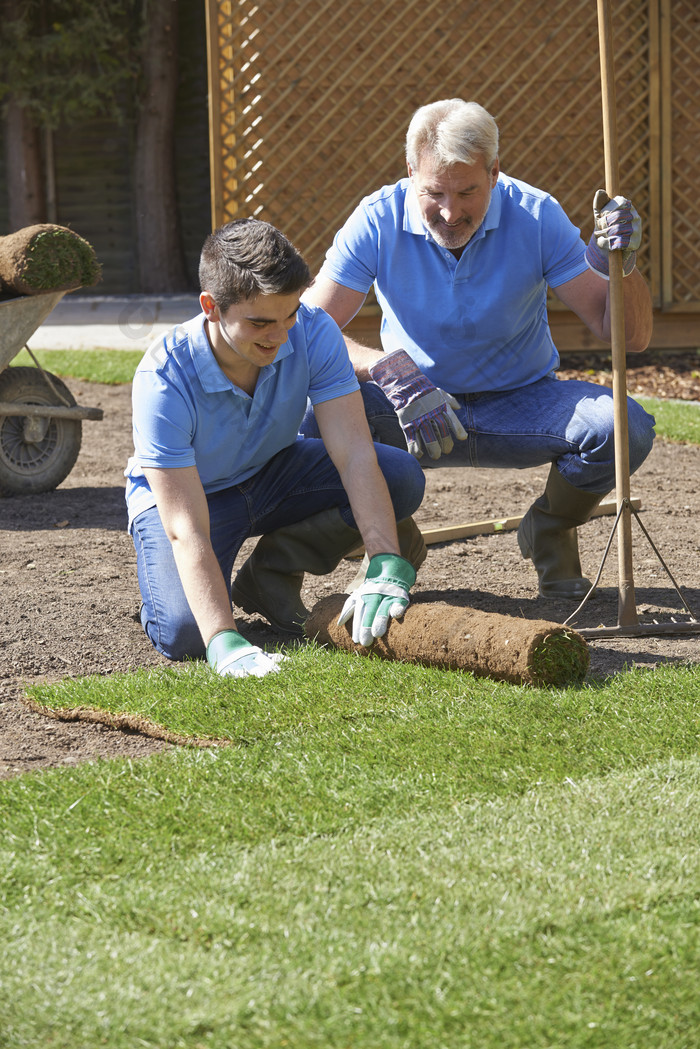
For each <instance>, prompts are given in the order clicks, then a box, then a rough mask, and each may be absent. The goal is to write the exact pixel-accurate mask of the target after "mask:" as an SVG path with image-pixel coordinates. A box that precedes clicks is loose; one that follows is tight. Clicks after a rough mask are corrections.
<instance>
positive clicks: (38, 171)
mask: <svg viewBox="0 0 700 1049" xmlns="http://www.w3.org/2000/svg"><path fill="white" fill-rule="evenodd" d="M5 132H6V134H5V149H6V167H7V197H8V205H9V215H10V228H9V230H8V231H7V232H9V233H13V232H14V231H15V230H18V229H24V227H25V226H33V225H35V224H36V223H37V222H46V194H45V192H44V171H43V163H42V157H41V137H40V135H39V129H38V128H37V127H36V126H35V125H34V124H33V123H32V122H31V121H30V120H29V118H28V117H27V114H26V112H25V110H24V109H22V108H21V106H18V105H17V104H16V103H15V102H10V104H9V106H8V107H7V119H6V123H5Z"/></svg>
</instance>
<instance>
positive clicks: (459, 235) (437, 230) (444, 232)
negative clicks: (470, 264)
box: [423, 193, 491, 251]
mask: <svg viewBox="0 0 700 1049" xmlns="http://www.w3.org/2000/svg"><path fill="white" fill-rule="evenodd" d="M490 203H491V194H490V193H489V199H488V200H487V201H486V206H485V208H484V213H483V215H482V216H481V217H480V219H479V221H478V222H475V221H474V220H473V219H471V218H466V219H461V220H460V221H459V222H458V223H457V225H456V226H454V227H450V226H446V225H445V223H444V222H442V220H441V219H440V217H439V216H438V215H435V216H433V218H432V219H430V220H429V221H427V222H426V221H425V220H423V221H424V225H425V226H426V228H427V230H428V232H429V233H430V235H431V237H432V238H433V240H434V241H435V243H436V244H439V245H440V247H441V248H448V249H449V250H450V251H454V250H455V249H457V248H463V247H465V246H466V245H467V244H468V243H469V241H470V240H471V239H472V237H473V236H474V234H475V233H476V231H477V230H478V228H479V226H480V225H481V224H482V222H483V221H484V219H485V218H486V212H487V211H488V209H489V204H490Z"/></svg>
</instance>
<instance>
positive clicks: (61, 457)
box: [0, 367, 83, 495]
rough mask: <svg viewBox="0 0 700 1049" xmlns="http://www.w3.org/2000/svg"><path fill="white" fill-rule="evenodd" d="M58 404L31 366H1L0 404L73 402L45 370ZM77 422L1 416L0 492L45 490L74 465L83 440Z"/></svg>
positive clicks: (15, 493)
mask: <svg viewBox="0 0 700 1049" xmlns="http://www.w3.org/2000/svg"><path fill="white" fill-rule="evenodd" d="M47 374H48V375H49V378H50V379H51V382H52V383H53V385H54V386H55V387H56V390H57V391H58V393H59V394H60V395H61V397H63V398H65V400H63V401H61V400H60V398H59V397H57V396H56V394H55V393H54V392H53V390H52V389H51V387H50V386H49V384H48V383H47V381H46V379H45V378H44V376H43V375H42V374H41V372H40V371H38V369H36V368H19V367H15V368H6V369H5V370H4V371H3V372H1V373H0V401H17V402H19V403H20V404H42V405H43V404H53V405H60V404H63V405H70V406H71V407H72V406H73V405H74V404H75V398H74V397H73V395H72V394H71V392H70V390H69V389H68V387H67V386H66V384H65V383H64V382H62V381H61V379H59V378H58V377H57V376H56V375H51V374H50V373H48V372H47ZM82 435H83V432H82V423H81V421H80V419H59V418H53V419H51V418H49V419H44V418H36V417H31V416H22V415H5V416H3V415H0V494H2V495H31V494H37V493H39V492H50V491H52V489H54V488H56V487H57V486H58V485H59V484H60V483H61V481H64V480H65V479H66V477H67V476H68V474H69V473H70V472H71V470H72V469H73V466H74V465H75V460H76V459H77V458H78V452H79V451H80V442H81V440H82Z"/></svg>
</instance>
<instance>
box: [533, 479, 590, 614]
mask: <svg viewBox="0 0 700 1049" xmlns="http://www.w3.org/2000/svg"><path fill="white" fill-rule="evenodd" d="M604 495H605V493H604V492H600V493H599V492H583V491H581V489H580V488H575V487H574V485H572V484H569V482H568V481H567V480H565V479H564V477H562V475H561V474H560V473H559V471H558V470H557V468H556V467H555V466H554V464H552V468H551V470H550V471H549V477H548V478H547V484H546V487H545V490H544V495H541V496H540V497H539V499H536V500H535V502H534V503H533V504H532V506H531V507H530V509H529V510H528V511H527V513H526V514H525V516H524V517H523V519H522V521H521V522H520V527H519V528H518V546H519V547H520V552H521V554H522V555H523V557H528V558H530V560H531V561H532V562H533V563H534V565H535V568H536V570H537V577H538V580H539V590H540V594H541V595H542V597H556V598H564V599H568V600H572V601H581V600H583V598H584V597H585V596H586V594H587V593H588V592H589V591H590V589H591V582H590V580H589V579H586V578H585V576H584V575H582V573H581V561H580V559H579V553H578V535H577V533H576V528H577V526H578V525H580V524H584V522H586V521H587V520H588V519H589V517H590V516H591V514H592V513H593V511H594V510H595V508H596V507H597V506H598V504H599V503H600V501H601V500H602V499H603V496H604Z"/></svg>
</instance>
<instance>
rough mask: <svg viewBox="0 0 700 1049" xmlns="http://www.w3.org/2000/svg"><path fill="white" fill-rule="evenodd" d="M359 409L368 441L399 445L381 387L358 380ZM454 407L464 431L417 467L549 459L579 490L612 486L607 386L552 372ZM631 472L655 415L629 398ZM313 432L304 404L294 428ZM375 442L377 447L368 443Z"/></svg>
mask: <svg viewBox="0 0 700 1049" xmlns="http://www.w3.org/2000/svg"><path fill="white" fill-rule="evenodd" d="M360 388H361V392H362V397H363V399H364V402H365V413H366V415H367V420H368V422H369V425H370V430H371V431H372V436H373V438H374V440H375V442H377V441H379V442H382V443H384V444H391V445H393V446H395V447H400V448H405V447H406V442H405V440H404V436H403V431H402V430H401V427H400V425H399V421H398V419H397V417H396V413H395V411H394V409H393V407H392V405H391V403H390V401H389V400H388V399H387V397H386V395H385V394H384V391H383V390H382V389H381V388H380V387H379V386H377V385H376V384H375V383H373V382H366V383H361V384H360ZM455 396H456V398H457V400H458V401H459V405H460V406H459V408H458V409H457V411H456V415H457V416H458V418H459V420H460V422H461V423H462V425H463V426H464V429H465V430H466V431H467V434H468V437H467V440H466V441H458V440H455V444H454V449H453V450H452V452H450V454H449V455H447V456H441V457H440V458H439V459H438V460H436V461H433V460H431V459H429V458H428V457H427V455H424V456H423V458H422V459H421V460H420V462H421V465H422V466H424V467H431V466H438V467H443V466H473V467H491V468H499V467H500V468H506V467H507V468H511V469H518V470H525V469H528V468H529V467H532V466H542V465H544V464H545V463H555V464H556V467H557V469H558V470H559V472H560V473H561V474H562V475H563V477H564V478H565V479H566V480H567V481H568V482H569V483H570V484H572V485H574V486H575V487H576V488H580V489H581V490H582V491H584V492H596V493H601V494H603V495H604V494H606V493H607V492H609V491H610V490H611V489H612V488H614V487H615V446H614V435H613V420H614V413H613V397H612V390H609V389H607V388H606V387H604V386H598V385H597V384H596V383H591V382H583V381H581V380H580V379H557V378H556V377H555V375H554V374H550V375H548V376H546V377H545V378H544V379H540V380H539V381H538V382H533V383H532V384H531V385H529V386H522V387H520V388H519V389H517V390H505V391H499V392H495V393H472V394H456V395H455ZM627 405H628V419H629V460H630V472H632V473H633V472H634V471H635V470H637V469H638V468H639V467H640V466H641V465H642V463H643V462H644V460H645V459H646V457H647V455H648V454H649V452H650V451H651V446H652V443H653V440H654V418H653V416H651V415H649V414H648V413H647V412H645V411H644V409H643V408H641V407H640V406H639V405H638V404H637V403H636V401H633V400H632V399H631V398H629V397H628V399H627ZM300 432H301V433H302V435H303V436H305V437H316V436H317V435H318V427H317V426H316V420H315V418H314V416H313V410H312V409H311V408H309V409H307V412H306V414H305V416H304V419H303V422H302V426H301V430H300ZM375 447H376V445H375Z"/></svg>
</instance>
